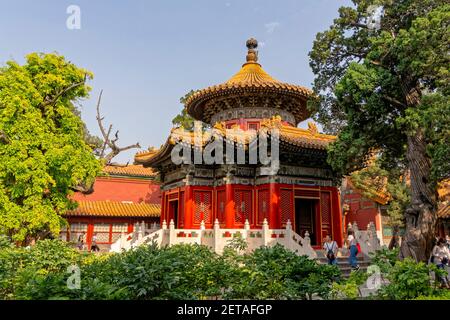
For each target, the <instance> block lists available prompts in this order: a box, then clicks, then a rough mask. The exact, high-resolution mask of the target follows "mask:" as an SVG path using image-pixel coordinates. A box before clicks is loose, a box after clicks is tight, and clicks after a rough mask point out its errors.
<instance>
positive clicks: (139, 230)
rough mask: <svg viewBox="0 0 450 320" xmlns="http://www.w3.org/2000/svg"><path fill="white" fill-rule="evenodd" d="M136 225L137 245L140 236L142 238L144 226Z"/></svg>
mask: <svg viewBox="0 0 450 320" xmlns="http://www.w3.org/2000/svg"><path fill="white" fill-rule="evenodd" d="M137 227H138V231H137V233H138V234H137V243H138V245H139V244H140V243H141V241H142V238H144V235H145V230H144V227H143V226H142V224H137Z"/></svg>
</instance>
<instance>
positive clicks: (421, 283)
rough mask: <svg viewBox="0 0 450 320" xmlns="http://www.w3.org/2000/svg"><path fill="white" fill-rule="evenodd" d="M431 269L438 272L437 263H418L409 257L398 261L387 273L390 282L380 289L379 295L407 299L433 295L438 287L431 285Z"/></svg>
mask: <svg viewBox="0 0 450 320" xmlns="http://www.w3.org/2000/svg"><path fill="white" fill-rule="evenodd" d="M431 271H434V272H438V270H437V268H436V266H435V265H426V264H425V263H423V262H419V263H417V262H416V261H414V260H412V259H409V258H408V259H405V260H403V261H397V262H396V263H395V265H394V266H393V267H392V269H391V270H389V272H388V274H387V278H388V280H389V284H388V285H386V286H384V287H382V288H381V289H380V291H379V296H380V297H382V298H387V299H395V300H406V299H415V298H417V297H420V296H430V295H433V294H434V293H435V292H436V289H435V288H434V287H433V286H432V285H431V279H430V272H431Z"/></svg>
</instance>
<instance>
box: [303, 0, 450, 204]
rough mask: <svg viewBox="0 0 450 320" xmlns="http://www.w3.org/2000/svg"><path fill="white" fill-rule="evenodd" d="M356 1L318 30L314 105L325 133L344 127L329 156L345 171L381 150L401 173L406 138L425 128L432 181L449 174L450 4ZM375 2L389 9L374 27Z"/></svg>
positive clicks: (387, 162)
mask: <svg viewBox="0 0 450 320" xmlns="http://www.w3.org/2000/svg"><path fill="white" fill-rule="evenodd" d="M353 3H354V7H341V8H340V9H339V17H338V18H337V19H335V20H334V22H333V24H332V26H331V27H330V28H329V29H328V30H327V31H324V32H320V33H318V34H317V36H316V40H315V41H314V45H313V49H312V51H311V52H310V65H311V67H312V69H313V72H314V73H315V75H316V78H315V80H314V90H315V92H316V93H317V94H318V98H317V100H314V101H312V102H311V105H310V108H311V109H312V110H313V111H316V113H315V117H316V119H317V120H318V121H319V122H321V123H322V124H323V126H324V128H325V129H326V131H329V132H334V133H339V137H338V140H337V141H336V143H334V144H332V145H331V146H330V148H329V158H328V159H329V162H330V163H331V165H332V166H333V168H334V169H335V170H336V171H337V172H338V173H340V174H342V175H345V174H348V173H351V172H353V171H355V170H358V169H361V168H363V167H364V166H365V164H366V160H367V159H368V157H369V156H371V154H372V152H373V151H376V152H377V153H379V154H380V156H381V164H382V167H383V169H387V170H388V171H391V170H394V171H398V170H399V169H401V168H404V167H405V154H406V143H407V136H415V135H416V134H417V135H418V134H420V135H422V136H423V137H424V139H425V143H426V145H427V150H426V156H427V157H429V158H430V159H431V166H432V167H431V177H430V178H431V179H430V181H434V182H436V181H438V180H440V179H442V178H444V177H448V176H449V174H450V168H449V163H450V161H449V155H450V147H449V146H450V143H449V131H448V130H449V129H448V128H449V114H450V112H449V111H450V109H449V108H450V106H449V101H450V99H449V97H448V94H449V89H448V88H449V87H448V82H449V79H450V77H449V69H448V65H449V56H448V46H447V44H448V43H449V37H450V32H449V21H450V7H449V5H448V2H447V1H444V0H433V1H432V0H404V1H391V0H358V1H356V0H354V1H353ZM370 6H382V8H383V15H382V17H381V20H380V27H379V28H370V27H369V26H368V21H369V20H371V12H370V10H368V8H369V7H370ZM426 178H427V179H428V178H429V177H426ZM396 210H397V209H396Z"/></svg>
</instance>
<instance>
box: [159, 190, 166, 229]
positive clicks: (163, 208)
mask: <svg viewBox="0 0 450 320" xmlns="http://www.w3.org/2000/svg"><path fill="white" fill-rule="evenodd" d="M159 220H160V221H159V225H160V226H161V227H162V225H163V221H164V220H167V219H166V193H165V192H164V191H163V193H162V195H161V216H160V218H159Z"/></svg>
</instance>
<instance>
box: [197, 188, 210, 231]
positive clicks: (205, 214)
mask: <svg viewBox="0 0 450 320" xmlns="http://www.w3.org/2000/svg"><path fill="white" fill-rule="evenodd" d="M211 200H212V197H211V192H210V191H194V223H195V224H200V223H201V222H202V220H203V221H204V222H205V224H211V223H212V210H211V204H212V201H211Z"/></svg>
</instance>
